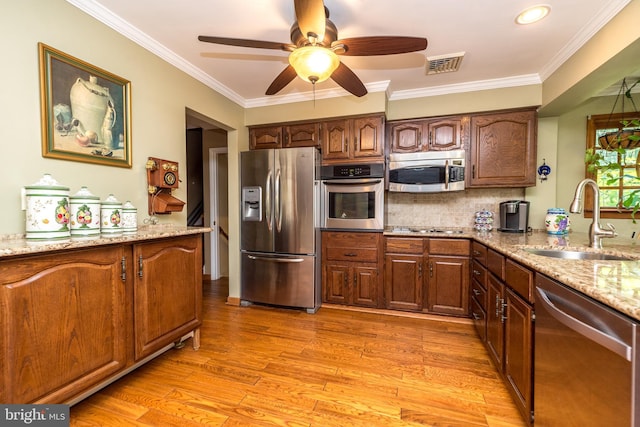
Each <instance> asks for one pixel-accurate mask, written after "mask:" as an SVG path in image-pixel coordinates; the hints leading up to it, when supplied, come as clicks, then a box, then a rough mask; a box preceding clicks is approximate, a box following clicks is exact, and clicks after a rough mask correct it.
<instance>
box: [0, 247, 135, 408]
mask: <svg viewBox="0 0 640 427" xmlns="http://www.w3.org/2000/svg"><path fill="white" fill-rule="evenodd" d="M129 260H130V256H129ZM129 260H127V258H126V251H125V250H124V249H123V248H122V247H121V246H113V247H107V248H101V249H90V250H76V251H68V252H65V253H57V254H52V255H38V256H30V257H24V258H18V259H14V260H3V261H2V262H0V272H1V273H0V304H1V307H2V310H0V316H1V318H2V322H1V324H2V332H1V334H0V344H1V345H0V352H1V353H2V355H1V357H0V362H1V368H2V380H1V381H2V387H1V389H2V391H0V402H2V403H18V402H20V403H60V402H64V401H66V400H68V399H69V398H70V397H72V396H74V395H75V394H77V393H78V392H79V391H80V390H84V389H87V388H89V387H91V386H93V385H96V384H98V383H100V382H101V381H103V380H105V379H106V378H108V377H109V376H111V375H113V374H114V373H116V372H118V371H120V370H122V369H124V368H125V367H126V365H127V332H126V325H127V323H128V321H129V319H130V318H131V315H130V307H131V305H130V300H129V298H128V293H129V291H130V289H131V287H130V284H129V283H128V282H127V280H126V278H125V279H124V280H123V276H122V273H123V270H126V268H127V267H126V263H127V262H128V261H129ZM123 264H124V265H123Z"/></svg>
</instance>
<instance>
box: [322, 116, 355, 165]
mask: <svg viewBox="0 0 640 427" xmlns="http://www.w3.org/2000/svg"><path fill="white" fill-rule="evenodd" d="M349 123H350V122H349V120H346V119H343V120H332V121H328V122H324V123H322V160H323V161H324V160H341V159H344V160H347V159H349V157H350V156H351V151H350V149H349V136H350V135H349Z"/></svg>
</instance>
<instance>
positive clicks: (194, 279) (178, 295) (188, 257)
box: [133, 237, 202, 360]
mask: <svg viewBox="0 0 640 427" xmlns="http://www.w3.org/2000/svg"><path fill="white" fill-rule="evenodd" d="M133 259H134V261H135V276H134V277H135V286H134V313H135V315H134V319H135V324H134V333H135V360H140V359H142V358H144V357H146V356H148V355H150V354H152V353H154V352H155V351H157V350H159V349H161V348H162V347H164V346H166V345H167V344H170V343H172V342H174V341H177V340H179V339H180V337H181V336H182V335H185V334H187V333H188V332H189V331H192V330H194V329H196V328H198V326H199V325H200V324H201V323H202V245H201V243H200V239H197V238H194V237H182V238H179V239H172V240H171V241H169V242H167V241H158V242H149V243H141V244H137V245H135V246H134V248H133ZM194 284H196V285H194Z"/></svg>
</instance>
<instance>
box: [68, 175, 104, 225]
mask: <svg viewBox="0 0 640 427" xmlns="http://www.w3.org/2000/svg"><path fill="white" fill-rule="evenodd" d="M69 205H70V207H71V236H74V237H76V236H96V235H98V234H100V198H99V197H98V196H95V195H93V194H91V191H89V189H88V188H87V187H81V188H80V190H79V191H78V192H77V193H76V194H74V195H72V196H71V197H69Z"/></svg>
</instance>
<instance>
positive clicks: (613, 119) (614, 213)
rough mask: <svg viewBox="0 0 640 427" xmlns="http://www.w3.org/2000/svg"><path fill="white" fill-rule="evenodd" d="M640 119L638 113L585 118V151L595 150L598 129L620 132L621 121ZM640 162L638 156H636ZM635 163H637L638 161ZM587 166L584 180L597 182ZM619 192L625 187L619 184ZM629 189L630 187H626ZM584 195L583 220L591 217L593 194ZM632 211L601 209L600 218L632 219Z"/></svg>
mask: <svg viewBox="0 0 640 427" xmlns="http://www.w3.org/2000/svg"><path fill="white" fill-rule="evenodd" d="M634 119H640V113H638V112H635V113H615V114H594V115H590V116H589V117H588V118H587V144H586V145H587V149H592V148H596V131H597V130H598V129H615V128H617V129H618V130H621V129H622V128H623V126H622V123H621V122H622V121H623V120H625V121H626V120H634ZM638 158H639V160H640V154H639V155H638ZM636 163H639V162H638V161H637V162H636ZM587 166H588V165H586V164H585V178H591V179H593V180H594V181H596V182H597V176H596V174H595V173H592V172H589V170H588V168H587ZM618 188H619V189H620V191H622V190H623V189H624V188H625V187H624V186H623V185H622V183H620V184H619V185H618ZM626 188H629V189H631V188H630V187H626ZM585 193H586V194H585V195H584V201H585V202H584V216H585V218H592V217H593V210H592V209H591V206H593V192H591V191H585ZM632 212H633V210H632V209H626V208H624V207H621V206H618V207H601V208H600V217H601V218H610V219H633V218H632V216H631V214H632Z"/></svg>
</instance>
